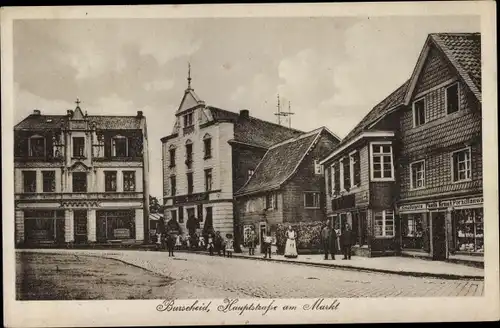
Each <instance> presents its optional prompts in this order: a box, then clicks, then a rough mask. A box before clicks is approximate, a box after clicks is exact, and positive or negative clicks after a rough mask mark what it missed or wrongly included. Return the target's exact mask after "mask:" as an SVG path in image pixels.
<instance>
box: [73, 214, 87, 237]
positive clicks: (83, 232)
mask: <svg viewBox="0 0 500 328" xmlns="http://www.w3.org/2000/svg"><path fill="white" fill-rule="evenodd" d="M74 222H75V243H77V244H82V243H86V242H87V211H86V210H75V211H74Z"/></svg>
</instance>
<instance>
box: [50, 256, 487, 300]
mask: <svg viewBox="0 0 500 328" xmlns="http://www.w3.org/2000/svg"><path fill="white" fill-rule="evenodd" d="M46 252H48V253H53V252H60V253H75V254H80V255H93V256H102V257H106V258H111V259H116V260H120V261H122V262H125V263H129V264H132V265H134V266H138V267H141V268H144V269H146V270H150V271H153V272H155V273H157V274H160V275H163V276H166V277H170V278H173V279H175V280H176V281H177V282H179V283H182V284H184V283H186V282H187V283H188V284H189V285H190V286H192V288H203V290H204V293H203V295H200V296H199V297H205V298H209V297H220V295H221V294H224V295H226V294H227V296H232V297H235V296H238V297H241V298H249V297H254V298H305V297H310V298H313V297H325V298H333V297H338V298H343V297H346V298H350V297H396V296H402V297H423V296H425V297H440V296H482V295H483V293H484V281H481V280H444V279H436V278H424V277H405V276H399V275H393V274H382V273H370V272H358V271H353V270H340V269H330V268H320V267H312V266H307V265H296V264H287V263H273V262H265V261H256V260H248V259H238V258H232V259H228V258H222V257H216V256H214V257H210V256H206V255H199V254H190V253H178V254H176V256H175V257H174V258H169V257H168V254H167V253H164V252H144V251H98V250H95V251H94V250H93V251H86V250H85V251H84V250H81V251H76V250H71V251H69V250H68V251H67V250H57V251H55V250H50V251H49V250H47V251H46ZM210 291H213V295H212V294H211V292H210ZM189 296H191V297H192V295H189ZM180 297H182V296H180ZM186 297H188V296H187V295H186Z"/></svg>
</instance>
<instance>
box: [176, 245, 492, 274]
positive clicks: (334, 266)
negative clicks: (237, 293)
mask: <svg viewBox="0 0 500 328" xmlns="http://www.w3.org/2000/svg"><path fill="white" fill-rule="evenodd" d="M176 252H178V253H192V254H199V255H206V256H210V254H208V253H206V252H200V251H186V250H178V251H176ZM213 256H218V255H213ZM232 258H233V259H245V260H255V261H269V262H275V263H286V264H295V265H306V266H315V267H322V268H329V269H340V270H342V269H343V270H346V271H361V272H378V273H385V274H397V275H401V276H410V277H428V278H438V279H448V280H484V276H478V275H459V274H450V273H432V272H416V271H396V270H388V269H378V268H363V267H357V266H352V265H338V264H333V263H330V264H326V263H314V262H306V261H286V260H282V259H273V258H270V259H265V258H262V257H251V256H246V255H235V254H234V253H233V257H232Z"/></svg>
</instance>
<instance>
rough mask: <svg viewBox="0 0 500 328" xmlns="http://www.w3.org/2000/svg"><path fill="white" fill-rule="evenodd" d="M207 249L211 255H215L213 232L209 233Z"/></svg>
mask: <svg viewBox="0 0 500 328" xmlns="http://www.w3.org/2000/svg"><path fill="white" fill-rule="evenodd" d="M207 249H208V252H209V253H210V256H212V255H214V238H213V237H212V234H209V235H208V242H207Z"/></svg>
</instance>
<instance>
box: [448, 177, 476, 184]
mask: <svg viewBox="0 0 500 328" xmlns="http://www.w3.org/2000/svg"><path fill="white" fill-rule="evenodd" d="M470 181H472V179H471V178H468V179H463V180H457V181H452V183H462V182H470Z"/></svg>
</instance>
